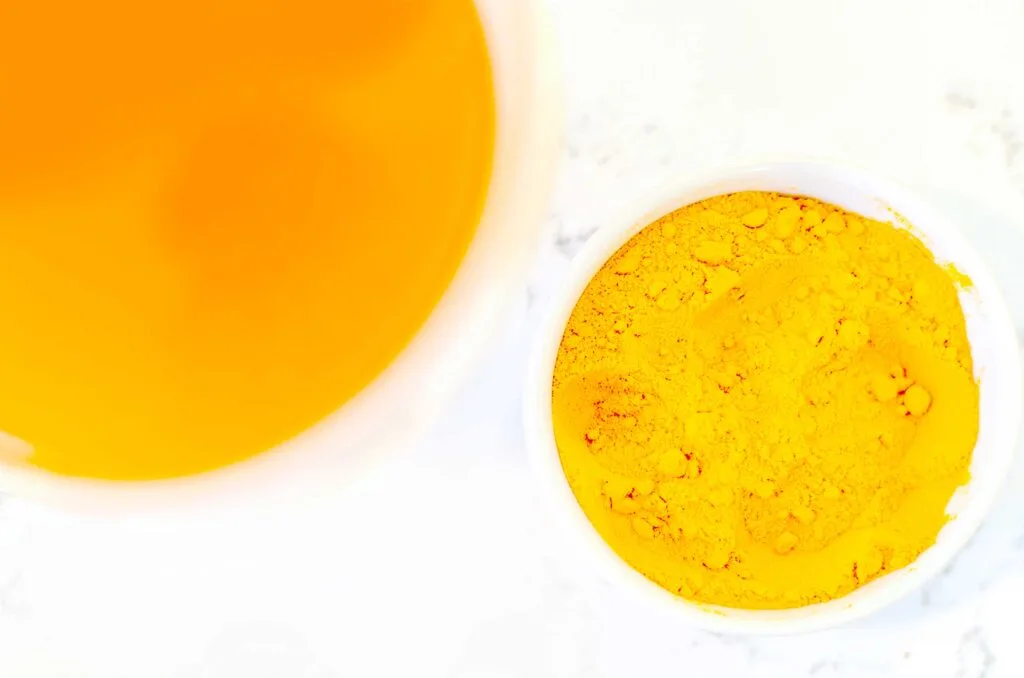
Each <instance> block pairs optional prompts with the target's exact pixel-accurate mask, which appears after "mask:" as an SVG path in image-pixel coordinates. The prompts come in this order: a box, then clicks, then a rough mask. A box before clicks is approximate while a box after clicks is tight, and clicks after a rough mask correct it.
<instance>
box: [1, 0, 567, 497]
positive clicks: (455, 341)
mask: <svg viewBox="0 0 1024 678" xmlns="http://www.w3.org/2000/svg"><path fill="white" fill-rule="evenodd" d="M476 5H477V9H478V11H479V14H480V17H481V21H482V23H483V25H484V30H485V33H486V36H487V43H488V49H489V52H490V57H491V63H492V67H493V74H494V82H495V97H496V102H497V138H496V148H495V156H494V167H493V176H492V178H491V184H490V187H489V191H488V196H487V203H486V207H485V210H484V214H483V217H482V219H481V223H480V225H479V227H478V229H477V233H476V235H475V237H474V239H473V241H472V243H471V245H470V248H469V251H468V253H467V255H466V257H465V259H464V260H463V262H462V264H461V266H460V268H459V270H458V272H457V273H456V276H455V279H454V280H453V281H452V283H451V285H450V286H449V288H448V290H447V291H446V292H445V294H444V297H443V298H442V299H441V301H440V303H439V304H438V306H437V308H435V309H434V312H433V313H432V315H431V316H430V318H429V319H428V321H427V322H426V324H425V325H424V327H423V328H421V330H420V332H419V333H418V334H417V335H416V337H415V338H414V339H413V341H412V342H411V343H410V345H409V346H408V347H407V348H406V349H405V351H403V353H402V354H401V355H399V357H398V358H397V359H396V360H395V361H394V362H393V363H392V364H391V365H390V366H389V367H388V368H387V369H386V370H385V371H384V372H383V373H382V374H381V375H379V376H378V378H377V379H376V380H375V381H374V382H373V383H371V384H370V385H369V386H368V387H367V388H366V389H364V390H363V391H362V392H361V393H360V394H359V395H358V396H356V397H355V398H354V399H353V400H352V401H350V402H349V403H347V404H346V405H344V406H343V407H342V408H341V409H340V410H339V411H338V412H336V413H335V414H334V415H332V416H331V417H329V418H328V419H326V420H325V421H323V422H321V423H320V424H318V425H317V426H315V427H314V428H312V429H310V430H309V431H307V432H305V433H303V434H302V435H300V436H299V437H297V438H295V439H294V440H292V441H289V442H287V443H285V444H283V445H281V446H279V447H278V448H277V449H275V450H271V451H269V452H267V453H264V454H262V455H259V456H257V457H254V458H252V459H250V460H248V461H244V462H241V463H238V464H235V465H233V466H229V467H226V468H224V469H220V470H217V471H212V472H209V473H205V474H201V475H198V476H192V477H187V478H182V479H174V480H163V481H155V482H143V483H114V482H103V481H92V480H82V479H75V478H67V477H61V476H56V475H53V474H49V473H45V472H42V471H39V470H36V469H33V468H26V467H22V466H3V467H2V468H0V490H2V491H5V492H10V493H14V494H17V495H20V496H25V497H28V498H31V499H34V500H38V501H42V502H45V503H48V504H57V505H59V506H62V507H67V508H71V509H73V510H86V511H90V512H95V511H100V512H107V511H116V512H123V511H126V510H128V511H137V510H140V509H142V510H146V509H149V508H156V509H158V510H164V509H167V508H169V507H175V506H187V505H193V504H195V503H196V501H197V500H198V501H199V502H200V503H206V502H208V501H210V500H211V499H213V500H220V499H226V500H228V501H234V500H235V499H237V498H238V496H239V493H246V494H250V495H256V494H257V493H258V495H259V496H260V497H266V496H267V494H268V493H273V494H275V496H276V497H277V498H278V499H286V500H287V499H290V498H292V497H301V496H308V495H310V494H316V493H320V492H330V491H334V490H335V489H336V488H337V487H338V485H339V483H342V482H343V481H344V480H345V478H346V477H349V476H351V475H353V474H354V473H356V472H357V471H358V470H359V469H360V467H362V466H364V465H365V464H366V463H367V462H369V461H372V460H374V459H377V458H380V457H382V456H386V455H387V454H389V453H390V452H392V451H395V450H398V449H403V448H407V447H408V446H410V445H411V444H412V443H413V442H414V441H415V439H416V437H417V434H418V433H419V432H420V431H422V429H423V428H424V427H425V425H426V424H427V423H428V422H429V421H430V420H431V418H432V417H433V416H434V415H435V414H436V413H437V411H438V410H439V409H440V408H441V407H442V406H443V404H444V403H445V402H446V400H447V399H448V398H449V396H450V395H451V393H452V391H453V390H454V387H455V386H456V385H457V384H458V383H459V381H460V380H461V379H462V378H463V377H464V376H465V374H466V373H467V371H468V370H469V368H470V367H471V366H472V364H473V362H474V360H475V359H476V358H477V357H478V356H479V355H480V354H481V353H482V351H483V350H484V349H485V348H486V346H487V344H488V342H489V341H490V339H491V337H492V333H493V332H494V331H495V329H496V328H497V325H498V323H499V322H500V320H501V318H502V312H503V311H504V308H505V305H506V301H507V300H508V297H509V295H510V293H512V292H513V291H516V290H519V289H521V286H522V285H523V284H524V278H525V274H526V267H527V265H528V264H529V262H530V260H531V259H532V257H533V255H534V254H535V252H536V248H537V247H538V244H539V236H540V229H541V227H542V225H543V218H544V210H545V209H546V206H547V201H548V198H549V192H550V189H551V186H552V185H553V181H554V171H555V168H556V163H557V159H558V153H559V150H560V142H561V125H562V110H561V99H560V91H559V87H558V85H559V83H558V81H557V77H556V68H555V65H556V63H557V62H556V60H555V59H554V57H553V53H552V52H553V45H552V43H551V35H550V31H549V27H548V25H547V23H546V16H545V15H544V14H543V13H542V8H541V3H540V0H517V1H516V2H507V1H506V0H477V1H476ZM282 495H283V496H282Z"/></svg>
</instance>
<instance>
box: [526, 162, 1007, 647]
mask: <svg viewBox="0 0 1024 678" xmlns="http://www.w3.org/2000/svg"><path fill="white" fill-rule="evenodd" d="M745 190H760V191H779V192H783V193H791V194H798V195H806V196H811V197H814V198H818V199H821V200H824V201H826V202H829V203H833V204H835V205H839V206H841V207H844V208H846V209H847V210H851V211H853V212H857V213H860V214H863V215H865V216H868V217H873V218H876V219H880V220H883V221H892V219H893V216H892V212H891V210H895V211H896V212H898V213H899V214H900V215H902V216H904V217H905V218H906V219H907V221H908V222H909V223H910V224H912V226H911V228H912V229H913V231H914V232H915V233H916V234H917V235H918V236H919V237H920V238H921V239H922V240H923V241H924V242H925V244H927V245H928V247H929V248H930V249H931V251H932V252H933V253H934V255H935V257H936V259H937V260H939V261H940V262H952V263H953V264H955V266H956V268H957V269H958V270H960V271H961V272H963V273H965V274H967V275H968V276H969V277H970V278H971V280H972V281H973V282H974V285H973V287H971V288H970V289H968V290H964V291H962V292H961V293H960V301H961V304H962V306H963V309H964V313H965V315H966V319H967V333H968V339H969V340H970V343H971V348H972V355H973V358H974V369H975V376H976V378H977V379H978V380H979V384H980V389H981V423H980V432H979V435H978V442H977V445H976V446H975V449H974V458H973V460H972V462H971V480H970V482H969V483H967V484H966V485H964V486H963V487H961V488H960V489H959V490H957V492H956V493H955V494H954V496H953V498H952V499H951V500H950V503H949V506H948V507H947V510H948V512H949V514H950V515H951V516H953V519H952V520H950V521H949V523H947V524H946V526H945V527H944V528H943V529H942V531H941V532H940V533H939V536H938V539H937V540H936V542H935V545H934V546H932V547H931V548H929V549H927V550H926V551H925V552H924V553H922V554H921V556H920V557H918V559H917V560H915V561H914V562H913V563H912V564H911V565H909V566H907V567H905V568H903V569H901V570H898V571H896V572H892V573H890V574H886V575H885V576H883V577H880V578H878V579H876V580H874V581H872V582H870V583H869V584H867V585H866V586H863V587H861V588H859V589H857V590H855V591H853V592H852V593H850V594H848V595H846V596H843V597H842V598H838V599H836V600H833V601H829V602H827V603H819V604H814V605H809V606H806V607H801V608H796V609H790V610H765V611H762V610H739V609H731V608H725V607H718V606H713V605H705V604H698V603H693V602H690V601H687V600H685V599H683V598H681V597H679V596H676V595H674V594H672V593H670V592H668V591H667V590H665V589H663V588H661V587H660V586H658V585H657V584H655V583H654V582H652V581H650V580H648V579H647V578H646V577H644V576H643V575H641V574H640V573H639V572H637V571H636V570H634V569H633V568H632V567H630V566H629V565H628V564H627V563H626V562H625V561H624V560H622V559H621V558H620V557H619V556H618V555H617V554H616V553H615V552H614V551H613V550H612V549H611V547H609V546H608V545H607V544H606V543H605V541H604V540H603V539H602V538H601V536H600V535H599V534H598V533H597V531H596V530H595V529H594V527H593V525H591V523H590V521H589V520H588V519H587V517H586V515H585V514H584V513H583V510H582V509H581V508H580V506H579V504H578V503H577V502H576V498H575V497H574V495H573V493H572V490H571V489H570V487H569V483H568V481H567V480H566V477H565V474H564V472H563V470H562V465H561V462H560V460H559V456H558V450H557V448H556V446H555V440H554V432H553V429H552V421H551V377H552V373H553V371H554V365H555V357H556V355H557V352H558V346H559V344H560V342H561V338H562V333H563V332H564V330H565V325H566V322H567V321H568V319H569V316H570V314H571V313H572V310H573V307H574V306H575V305H576V302H577V301H578V299H579V297H580V295H581V294H582V293H583V290H584V289H585V288H586V286H587V284H588V283H589V282H590V280H591V278H592V277H593V276H594V274H595V273H596V272H597V271H598V269H600V268H601V266H602V265H603V264H604V263H605V262H606V261H607V260H608V258H609V257H611V255H612V254H614V253H615V251H616V250H618V249H619V247H621V246H622V245H623V244H624V243H625V242H626V241H627V240H629V238H631V237H632V236H633V235H635V234H636V233H637V232H638V231H640V230H641V229H642V228H643V227H644V226H646V225H648V224H649V223H651V222H653V221H655V220H656V219H658V218H659V217H662V216H664V215H666V214H668V213H670V212H672V211H674V210H676V209H678V208H680V207H683V206H685V205H689V204H691V203H694V202H697V201H699V200H703V199H705V198H709V197H712V196H716V195H721V194H723V193H731V192H735V191H745ZM551 306H552V307H551V312H550V315H549V317H548V318H547V319H546V322H545V324H544V326H543V328H542V331H541V335H540V337H539V342H538V345H537V347H536V350H535V352H534V355H533V358H532V364H531V366H530V372H529V375H528V377H527V384H526V393H525V412H524V414H525V422H526V433H527V445H528V448H529V454H530V459H531V464H532V466H533V467H534V470H535V473H536V475H537V478H538V481H539V483H540V486H541V491H542V494H543V497H544V500H545V501H546V502H547V504H548V506H547V508H548V509H549V510H550V511H551V513H552V520H553V523H554V525H555V527H556V529H557V530H558V533H557V534H558V537H559V539H558V540H557V542H556V543H558V544H561V545H563V546H564V550H565V554H564V555H565V556H566V558H567V560H568V561H570V562H571V564H572V566H573V567H577V568H585V571H584V572H582V573H581V574H583V575H596V579H597V580H603V581H604V582H605V583H611V584H612V585H615V586H617V587H620V588H622V589H624V590H625V591H627V592H630V593H632V594H634V595H635V596H636V597H638V598H640V599H641V600H642V601H644V602H646V603H648V604H651V605H654V606H657V607H660V608H664V609H667V610H668V611H669V612H670V613H671V614H674V615H676V616H678V617H679V618H681V619H684V620H686V621H687V622H689V623H691V624H693V625H694V626H699V627H703V628H706V629H709V630H715V631H721V632H736V633H794V632H802V631H810V630H818V629H822V628H825V627H830V626H834V625H836V624H841V623H844V622H848V621H850V620H853V619H856V618H859V617H862V616H864V615H866V614H868V613H870V612H872V611H874V610H877V609H878V608H880V607H882V606H883V605H887V604H888V603H891V602H893V601H895V600H896V599H898V598H900V597H902V596H904V595H906V594H907V593H908V592H909V591H911V590H913V589H915V588H916V587H918V586H920V585H921V584H922V583H923V582H924V581H925V580H927V579H928V578H929V577H931V576H932V575H934V574H935V573H937V572H938V571H940V570H941V569H942V568H943V567H944V566H945V565H946V563H947V562H948V561H949V560H950V559H951V558H952V557H953V556H954V555H955V554H956V552H957V551H958V550H959V549H960V548H961V547H962V546H963V545H964V544H965V543H966V542H967V540H968V539H969V538H970V536H971V535H972V534H973V533H974V531H975V529H977V527H978V525H979V524H980V523H981V521H982V519H983V517H984V516H985V513H986V511H988V509H989V506H990V505H991V504H992V501H993V499H994V497H995V495H996V492H997V491H998V489H999V487H1000V484H1001V483H1002V481H1003V478H1004V477H1005V476H1006V474H1007V471H1008V469H1009V466H1010V463H1011V461H1012V458H1013V451H1014V444H1015V439H1016V435H1017V430H1018V427H1019V424H1020V416H1021V382H1020V358H1019V355H1018V352H1017V344H1016V340H1015V336H1014V330H1013V325H1012V323H1011V321H1010V316H1009V313H1008V312H1007V309H1006V306H1005V304H1004V302H1003V299H1002V296H1001V295H1000V293H999V289H998V288H997V286H996V283H995V282H994V281H993V279H992V277H991V276H990V275H989V272H988V270H987V269H986V268H985V265H984V264H983V263H982V261H981V259H980V258H979V257H978V255H977V254H975V252H974V250H973V249H972V248H971V246H970V244H969V243H968V241H967V240H966V238H965V237H964V236H963V234H962V233H961V232H960V231H959V230H957V229H956V228H954V227H953V226H951V225H950V224H949V223H948V222H947V221H946V220H945V219H943V218H942V217H941V216H940V215H939V214H937V213H936V212H934V211H932V210H931V209H930V208H928V207H927V206H926V205H925V204H923V203H922V202H920V201H919V200H917V199H916V198H914V197H913V196H911V195H910V194H908V193H907V192H905V191H904V190H903V189H901V188H899V187H897V186H894V185H892V184H890V183H887V182H885V181H882V180H880V179H878V178H876V177H874V176H870V175H868V174H865V173H862V172H860V171H855V170H852V169H848V168H843V167H839V166H835V165H831V164H822V163H812V162H781V163H769V164H762V165H756V166H751V167H744V168H740V169H735V170H730V171H723V172H719V173H716V174H712V175H709V176H705V177H701V178H696V179H687V180H684V181H681V182H680V183H677V184H674V185H670V186H667V187H665V188H664V189H662V190H659V191H657V192H655V193H653V194H652V195H650V196H649V197H648V198H647V199H644V200H641V201H638V202H637V203H636V204H635V205H633V207H632V208H631V209H629V210H628V211H627V212H626V213H625V214H624V215H622V217H621V218H620V219H617V220H614V221H610V222H609V223H608V224H606V225H605V227H604V228H603V229H601V230H600V231H598V233H597V234H596V235H594V237H593V238H591V239H590V241H589V242H588V243H587V245H586V247H585V248H584V249H583V250H582V251H581V252H580V253H579V255H578V256H577V257H576V259H575V260H574V262H573V266H572V269H571V272H570V274H569V276H568V281H567V282H566V284H565V286H564V288H562V289H561V290H559V291H558V293H557V295H556V296H555V298H554V299H553V300H552V301H551ZM585 579H586V577H584V580H585Z"/></svg>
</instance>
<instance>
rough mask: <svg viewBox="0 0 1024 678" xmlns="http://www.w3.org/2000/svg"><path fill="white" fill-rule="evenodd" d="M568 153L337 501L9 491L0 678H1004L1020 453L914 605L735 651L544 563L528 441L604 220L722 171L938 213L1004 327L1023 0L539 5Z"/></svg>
mask: <svg viewBox="0 0 1024 678" xmlns="http://www.w3.org/2000/svg"><path fill="white" fill-rule="evenodd" d="M549 4H550V8H551V15H552V18H553V20H554V25H555V29H556V33H557V36H558V39H559V42H560V48H561V52H562V58H563V60H564V79H565V89H566V115H567V129H566V143H565V151H564V159H563V166H562V170H561V174H560V177H559V181H558V186H557V189H556V193H555V196H554V200H553V203H552V208H551V213H550V223H549V226H550V228H549V229H548V230H547V235H546V237H545V242H544V244H543V248H542V249H541V251H540V253H539V255H538V258H537V262H536V265H535V267H534V270H533V274H532V276H531V282H530V286H529V289H528V290H526V291H524V293H523V294H522V295H521V297H520V299H519V300H518V304H517V305H516V306H515V307H514V308H513V309H512V311H511V312H510V314H509V321H508V327H507V328H506V331H505V333H504V335H503V338H502V340H501V342H500V343H499V344H498V345H496V346H495V347H494V350H493V353H492V354H491V356H490V357H489V358H488V359H487V361H486V362H485V363H484V364H483V365H481V366H480V369H479V370H478V371H477V372H476V374H475V376H474V377H473V379H472V380H471V381H470V382H469V383H468V384H466V386H465V388H464V389H463V390H462V392H461V393H460V395H459V397H458V399H457V400H456V401H455V402H454V403H452V405H451V407H450V408H449V410H448V412H447V414H446V415H445V416H444V418H443V419H442V420H441V421H440V422H438V423H437V425H436V426H435V428H434V429H433V431H432V433H431V434H430V436H429V438H428V439H427V440H426V441H425V442H424V443H423V445H422V446H420V447H419V448H418V449H416V450H412V451H410V452H409V453H408V454H407V455H405V456H402V457H400V458H396V459H393V460H390V461H389V462H388V463H386V464H383V465H381V466H378V467H376V468H374V469H372V470H371V471H369V472H368V473H366V474H365V476H363V477H360V478H359V479H358V481H356V482H354V483H353V484H352V487H351V488H350V489H349V490H348V491H346V492H344V493H341V494H339V495H338V496H331V497H311V498H310V499H309V501H308V502H306V503H304V504H303V505H301V506H277V505H274V506H266V505H234V506H230V507H220V508H217V509H211V510H209V511H206V512H204V513H203V514H202V515H195V516H192V517H190V518H188V519H183V518H182V517H180V516H179V517H174V518H172V517H161V516H149V517H147V518H146V519H144V520H143V519H133V518H127V517H126V518H124V519H119V520H102V521H101V520H97V519H95V518H89V517H72V516H67V515H59V514H55V513H51V512H49V511H46V510H44V509H42V508H39V507H36V506H32V505H29V504H26V503H24V502H22V501H19V500H17V499H15V498H5V499H3V500H0V676H4V677H7V676H11V677H12V678H21V677H22V676H27V677H30V678H35V677H37V676H43V677H49V676H60V677H75V678H77V677H82V678H94V677H95V678H121V677H124V678H165V677H168V678H340V677H342V676H346V677H347V676H359V677H360V678H362V677H364V676H365V677H373V676H394V675H410V676H411V675H415V676H424V677H434V676H439V677H451V678H464V677H483V678H519V677H523V678H526V677H529V678H545V677H550V678H612V677H614V676H622V675H663V676H705V675H715V676H719V677H723V678H725V677H728V676H779V677H785V678H792V677H793V676H802V675H806V676H817V677H824V678H828V677H832V676H864V675H872V676H905V675H907V676H909V675H914V676H917V675H922V676H924V675H926V676H929V678H947V677H948V678H980V677H986V678H999V677H1002V676H1014V677H1016V676H1020V675H1024V643H1021V642H1020V639H1019V632H1018V629H1019V628H1020V624H1021V622H1022V620H1024V462H1019V463H1017V464H1016V465H1015V467H1014V468H1013V471H1012V473H1011V475H1010V477H1009V479H1008V482H1007V484H1006V487H1005V490H1004V491H1003V493H1002V494H1001V496H1000V498H999V500H998V501H997V503H996V506H995V507H994V509H993V510H992V513H991V516H990V518H989V519H988V520H987V522H986V523H985V524H984V526H983V527H982V529H981V530H980V532H979V533H978V535H977V536H976V537H975V538H974V540H973V541H972V542H971V543H970V544H969V546H968V547H967V548H966V549H965V551H964V552H963V553H962V554H961V555H960V556H959V557H958V558H957V559H956V560H955V561H954V562H953V563H952V565H951V566H950V567H949V568H948V569H947V570H946V571H944V572H943V573H942V575H941V576H939V577H938V578H936V579H935V580H933V581H932V582H931V583H930V584H928V585H927V586H926V587H925V588H924V589H923V590H921V591H920V592H918V593H916V594H914V595H912V596H911V597H910V598H908V599H905V600H904V601H902V602H900V603H898V604H896V605H894V606H892V607H890V608H887V609H886V610H884V611H882V612H880V613H878V614H875V615H873V616H871V617H869V618H868V619H865V620H863V621H861V622H859V623H856V624H854V625H851V626H848V627H843V628H840V629H836V630H832V631H828V632H823V633H819V634H815V635H812V636H795V637H785V638H745V637H728V636H719V635H714V634H710V633H705V632H701V631H697V630H693V629H690V628H687V627H685V626H681V625H680V624H679V623H678V621H676V620H673V619H663V618H659V617H654V616H652V615H651V614H650V613H649V612H648V611H647V610H642V609H639V608H636V607H635V603H633V602H632V601H631V600H628V599H625V598H623V597H622V596H621V595H620V593H619V592H617V591H615V590H611V589H607V590H604V591H603V592H600V593H599V594H596V595H595V594H594V593H593V592H592V591H590V590H589V589H588V591H587V592H584V590H583V589H582V588H581V587H580V586H578V582H577V581H576V580H575V578H574V575H573V573H572V572H571V571H567V570H566V568H565V567H564V565H563V564H562V563H560V562H558V561H557V560H556V559H555V558H553V557H552V555H551V550H550V549H548V548H546V547H545V536H544V535H545V529H544V528H545V519H544V516H543V515H542V514H541V513H540V511H539V509H538V508H537V506H536V503H535V501H534V499H533V493H532V483H531V478H530V475H529V472H528V469H527V466H526V462H525V455H524V452H523V440H522V432H521V429H520V409H519V408H520V393H521V376H522V373H523V366H524V364H525V361H526V357H527V350H528V343H529V340H530V337H531V333H532V330H533V329H534V328H535V325H536V322H537V320H538V316H539V313H540V309H541V307H542V305H543V302H544V299H545V297H546V295H547V294H548V292H549V291H550V290H551V289H553V288H554V287H555V286H556V285H558V284H559V281H560V279H561V276H562V275H563V274H564V273H565V271H566V267H567V265H568V263H569V261H570V259H571V258H572V256H573V255H574V253H575V252H577V251H578V249H579V248H580V246H581V245H582V244H583V243H584V242H585V241H586V239H587V237H589V236H590V235H591V234H592V233H593V232H594V230H595V228H596V225H597V224H598V223H600V221H601V218H602V215H604V214H606V213H607V212H608V210H610V209H614V208H615V206H616V205H617V204H618V201H620V200H627V199H628V198H629V197H630V196H632V195H634V194H636V193H638V192H640V191H642V190H643V189H644V188H645V187H648V186H649V185H651V184H653V183H657V182H660V181H663V180H666V179H668V178H671V177H675V176H677V175H678V174H680V173H683V172H689V171H693V170H699V169H701V168H705V167H708V166H712V165H724V164H732V163H740V162H744V161H746V160H749V159H756V158H765V157H790V156H794V155H801V156H807V155H810V156H821V157H825V158H832V159H837V160H840V161H844V162H850V163H854V164H858V165H861V166H863V167H866V168H868V169H872V170H876V171H878V172H881V173H883V174H886V175H888V176H890V177H892V178H894V179H896V180H899V181H902V182H904V183H905V184H908V185H910V186H911V187H913V188H916V189H917V190H918V191H920V192H922V193H924V194H925V195H926V196H928V197H930V198H931V199H932V200H933V201H934V202H935V203H936V204H937V205H938V206H939V207H940V208H942V209H944V210H946V211H947V212H948V213H949V215H950V216H951V217H953V218H954V219H955V220H956V221H957V222H958V223H959V224H960V225H961V226H962V227H963V229H964V230H965V231H966V232H967V233H968V234H969V236H970V237H971V239H972V240H973V242H974V244H975V245H976V246H977V247H978V249H979V250H981V252H982V254H983V255H984V256H985V257H986V258H987V259H988V262H989V263H990V265H991V267H992V269H993V271H994V273H995V275H996V277H997V279H998V280H999V281H1000V283H1001V284H1002V286H1003V291H1004V293H1005V295H1006V297H1007V299H1008V301H1009V303H1010V305H1011V307H1012V311H1013V315H1014V320H1015V322H1016V324H1017V326H1018V332H1020V333H1021V336H1024V273H1022V267H1021V266H1020V265H1019V259H1020V257H1021V254H1024V78H1022V77H1021V75H1020V74H1021V71H1022V69H1024V41H1022V40H1020V32H1021V29H1022V27H1024V4H1022V3H1020V2H1017V0H974V1H972V2H968V1H967V0H833V1H832V2H820V1H818V0H773V1H772V2H760V1H758V0H714V1H712V0H691V1H687V2H682V1H680V0H630V1H629V2H626V1H625V0H549Z"/></svg>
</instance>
